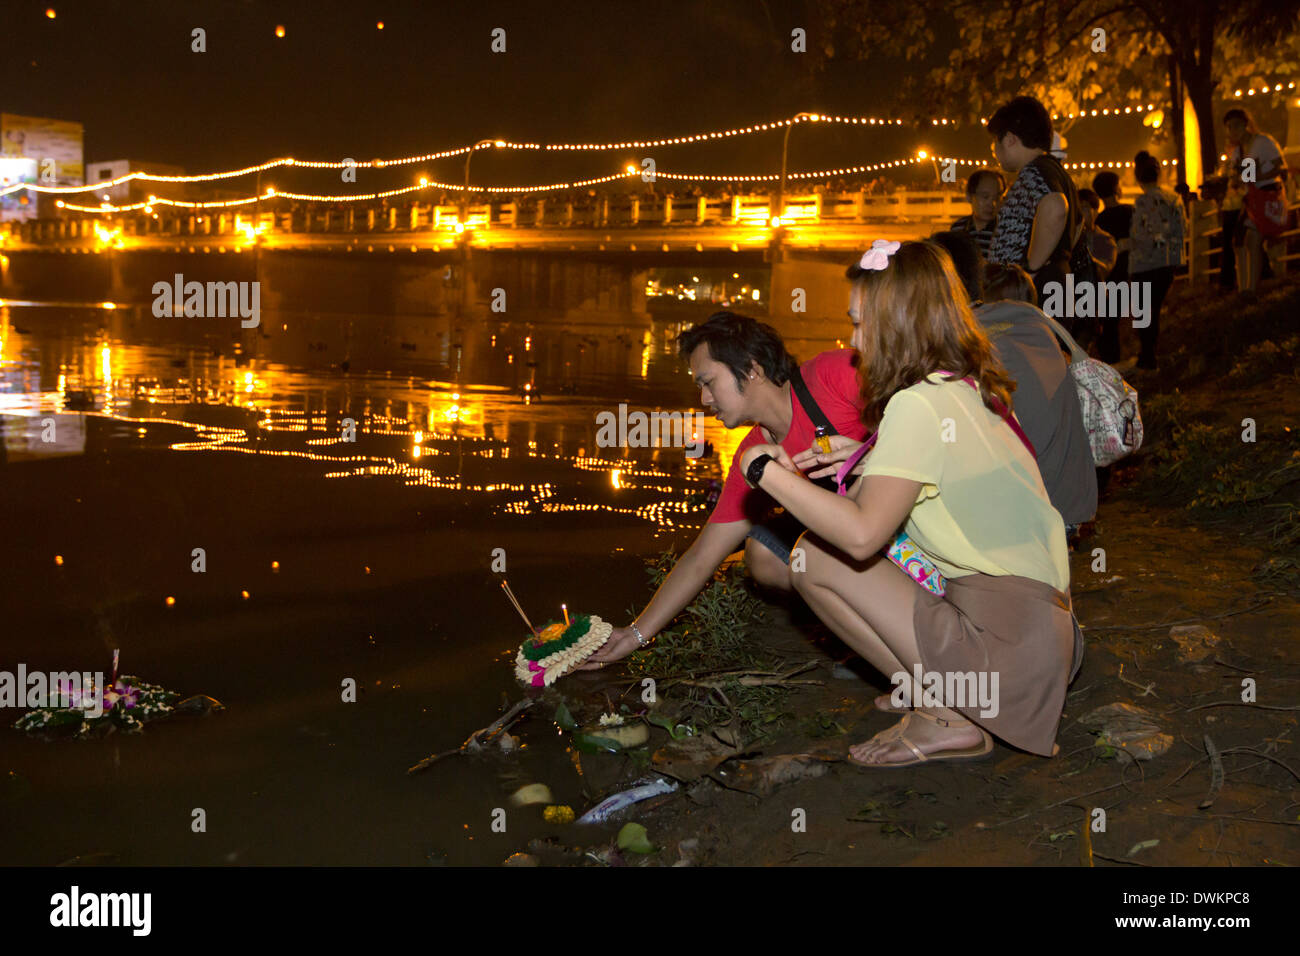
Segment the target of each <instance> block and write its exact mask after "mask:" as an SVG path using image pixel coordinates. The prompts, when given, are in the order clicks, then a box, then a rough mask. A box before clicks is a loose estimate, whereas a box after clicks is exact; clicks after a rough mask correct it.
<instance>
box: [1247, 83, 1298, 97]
mask: <svg viewBox="0 0 1300 956" xmlns="http://www.w3.org/2000/svg"><path fill="white" fill-rule="evenodd" d="M1286 89H1288V90H1294V89H1295V83H1288V84H1287V85H1286ZM1281 92H1282V84H1281V83H1275V84H1273V85H1272V86H1269V84H1267V83H1265V84H1264V85H1263V86H1261V87H1260V88H1259V89H1255V88H1254V87H1250V88H1248V89H1244V90H1243V89H1236V90H1233V91H1232V96H1233V99H1238V100H1239V99H1241V98H1242V97H1243V96H1256V95H1259V96H1263V95H1264V94H1266V93H1281Z"/></svg>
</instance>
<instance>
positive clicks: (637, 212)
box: [627, 196, 641, 226]
mask: <svg viewBox="0 0 1300 956" xmlns="http://www.w3.org/2000/svg"><path fill="white" fill-rule="evenodd" d="M627 217H628V220H629V223H630V224H631V225H633V226H635V225H636V224H637V223H638V222H639V221H640V219H641V200H639V199H637V198H636V197H635V196H634V197H633V198H632V203H631V206H630V207H629V208H628V214H627Z"/></svg>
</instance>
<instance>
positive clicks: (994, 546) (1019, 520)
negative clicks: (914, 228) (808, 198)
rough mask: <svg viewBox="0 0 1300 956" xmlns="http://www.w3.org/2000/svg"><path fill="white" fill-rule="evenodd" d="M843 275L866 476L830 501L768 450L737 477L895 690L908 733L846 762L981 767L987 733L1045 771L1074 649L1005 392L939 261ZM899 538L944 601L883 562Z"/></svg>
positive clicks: (1056, 555)
mask: <svg viewBox="0 0 1300 956" xmlns="http://www.w3.org/2000/svg"><path fill="white" fill-rule="evenodd" d="M850 276H851V277H855V278H854V284H853V288H852V293H851V307H850V311H849V314H850V316H851V317H852V318H853V325H854V333H853V345H854V347H855V348H857V349H858V350H859V352H860V354H861V364H860V366H859V373H860V375H861V377H862V380H863V381H862V385H863V399H864V403H865V405H866V411H865V412H864V418H865V417H866V416H867V415H877V416H880V417H879V418H878V420H879V421H880V429H879V432H878V437H877V441H876V444H875V447H874V448H873V449H872V450H871V452H870V454H869V455H867V457H866V458H865V459H864V461H863V464H862V465H860V466H858V469H859V470H860V472H861V474H862V477H861V478H860V479H859V480H858V481H857V483H856V485H854V486H853V488H852V490H851V491H850V493H849V494H848V495H847V496H837V495H835V494H833V493H831V492H828V491H826V490H824V489H822V488H820V487H818V486H817V485H816V484H814V483H813V482H810V481H805V480H803V478H801V477H800V476H799V475H798V474H795V472H796V470H797V469H796V466H795V464H794V462H793V461H792V460H791V459H790V458H789V456H788V455H786V454H785V453H784V452H783V451H782V450H781V449H780V448H779V447H778V446H775V445H760V446H757V447H754V448H752V449H750V450H749V451H748V452H746V454H745V457H744V459H743V460H742V462H741V467H742V473H744V474H745V475H746V479H747V480H748V481H750V482H751V483H752V484H754V485H756V486H759V487H761V488H762V489H763V490H764V491H766V492H767V493H768V494H770V495H771V496H772V497H773V498H775V499H776V500H777V501H778V502H779V503H780V504H781V505H783V506H784V507H785V509H786V510H787V511H788V512H790V513H791V514H793V515H794V516H795V517H796V518H797V519H799V521H801V522H802V523H803V524H804V525H806V526H807V528H808V529H809V531H808V533H807V534H805V536H804V537H803V538H802V539H801V541H800V542H799V545H800V547H802V550H803V558H804V567H805V570H804V571H803V572H802V573H798V574H793V575H792V578H793V581H794V584H795V587H796V589H797V590H798V591H799V593H800V594H801V595H802V596H803V597H804V599H805V600H806V601H807V602H808V604H809V606H810V607H812V608H813V610H814V611H815V612H816V613H817V615H818V617H820V618H821V619H822V620H823V621H824V622H825V623H826V624H827V625H828V626H829V627H830V628H831V629H832V630H833V631H835V633H836V634H838V635H839V637H840V638H841V639H842V640H843V641H844V642H845V643H847V644H848V645H849V646H851V647H852V648H853V649H854V650H856V651H857V652H858V653H859V654H861V655H862V656H863V657H864V658H866V659H867V660H868V661H870V662H871V663H872V664H873V665H874V666H875V667H876V668H877V669H879V670H880V671H881V673H883V674H884V675H885V676H886V677H888V678H890V680H891V681H892V682H893V683H894V684H895V692H894V694H893V695H892V699H893V702H894V705H895V706H894V709H896V710H898V711H900V712H903V713H904V716H903V718H902V719H901V721H900V722H899V723H898V724H897V725H895V726H894V727H891V728H890V729H889V730H886V731H884V732H882V733H879V734H877V735H876V736H875V737H873V738H871V740H869V741H866V742H864V743H861V744H858V745H856V746H855V747H853V748H852V749H851V751H850V756H849V759H850V760H852V761H853V762H855V763H859V764H862V765H864V766H880V767H899V766H907V765H910V764H916V763H921V762H923V761H927V760H939V759H961V758H972V757H981V756H984V755H985V754H988V753H989V752H990V751H991V750H992V746H993V744H992V739H991V737H990V733H991V734H993V735H995V736H997V737H999V738H1000V739H1002V740H1004V741H1006V742H1007V743H1010V744H1012V745H1014V746H1017V747H1020V748H1023V749H1025V750H1028V751H1030V752H1031V753H1035V754H1040V755H1043V756H1049V755H1051V754H1052V753H1054V752H1055V749H1056V748H1055V744H1054V741H1055V737H1056V730H1057V727H1058V725H1059V723H1060V719H1061V710H1062V707H1063V705H1064V702H1065V689H1066V686H1067V685H1068V684H1069V682H1070V681H1071V680H1072V679H1073V678H1074V675H1075V674H1076V673H1077V671H1078V668H1079V664H1080V663H1081V661H1082V656H1083V638H1082V635H1081V634H1080V632H1079V629H1078V625H1077V623H1076V622H1075V620H1074V615H1073V612H1072V609H1071V604H1070V597H1069V587H1070V571H1069V564H1068V560H1067V550H1066V543H1065V526H1064V523H1063V521H1062V519H1061V516H1060V514H1059V513H1058V512H1057V511H1056V510H1055V509H1054V508H1053V507H1052V504H1051V502H1050V501H1049V499H1048V497H1047V492H1046V490H1045V488H1044V487H1043V481H1042V478H1041V476H1040V475H1039V472H1038V466H1037V463H1036V462H1035V459H1034V457H1033V452H1032V449H1031V448H1030V447H1029V445H1028V439H1024V438H1023V437H1022V433H1020V431H1019V425H1018V424H1013V422H1014V419H1013V418H1012V415H1011V412H1010V405H1011V401H1010V398H1011V396H1010V393H1011V390H1012V389H1013V388H1014V387H1015V386H1014V384H1013V383H1012V382H1011V380H1010V378H1009V377H1008V376H1007V374H1006V372H1005V371H1004V370H1003V369H1002V367H1001V366H1000V365H999V364H998V362H997V360H996V359H995V358H994V357H993V352H992V348H991V346H990V344H989V341H988V339H987V337H986V336H985V334H984V332H983V331H982V330H981V328H980V326H979V324H978V322H977V321H976V320H975V318H974V316H973V315H972V314H971V309H970V302H969V300H968V298H967V295H966V292H965V289H964V288H963V286H962V283H961V280H960V279H959V278H958V277H957V274H956V272H955V270H954V268H953V265H952V262H951V260H950V259H949V258H948V254H947V253H946V252H945V251H944V250H943V249H942V248H940V247H939V246H937V245H935V244H933V243H930V242H907V243H902V244H901V245H900V244H899V243H897V242H893V243H885V242H881V241H879V240H877V242H876V243H875V245H874V246H873V248H872V250H871V251H869V252H868V253H866V254H865V255H864V256H863V257H862V260H861V262H860V263H859V264H858V265H857V266H855V267H854V268H853V269H851V270H850ZM881 413H883V415H882V414H881ZM765 456H767V457H766V458H765ZM838 457H843V455H839V456H838ZM800 459H801V461H802V460H803V459H804V456H803V455H801V456H800ZM847 465H848V463H846V467H847ZM900 526H903V527H904V530H906V532H907V534H908V535H910V536H911V538H912V540H913V541H915V542H916V544H917V545H918V546H919V547H920V548H921V550H922V551H924V553H925V554H926V556H927V557H928V558H930V560H931V561H932V562H933V563H934V564H935V565H936V566H937V567H938V568H939V570H940V571H941V572H942V573H943V575H944V577H945V578H946V591H945V593H944V595H943V596H942V597H940V596H939V595H937V594H935V593H933V592H931V591H929V590H927V589H925V588H923V587H922V586H921V585H919V584H917V583H916V581H914V580H913V579H912V578H911V577H909V576H908V575H907V574H906V573H904V572H903V571H902V570H900V569H899V568H898V567H897V566H896V565H895V564H893V563H892V562H890V561H889V560H888V559H887V558H884V557H882V556H881V554H880V551H881V548H882V547H883V546H884V545H885V544H886V543H888V542H889V541H891V540H892V539H893V536H894V535H895V533H896V532H897V531H898V530H899V528H900ZM909 703H914V704H916V707H915V708H914V709H911V710H908V708H907V705H908V704H909ZM882 709H883V708H882ZM918 717H919V718H923V719H919V720H917V719H913V718H918Z"/></svg>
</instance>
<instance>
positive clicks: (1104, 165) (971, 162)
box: [661, 156, 1178, 175]
mask: <svg viewBox="0 0 1300 956" xmlns="http://www.w3.org/2000/svg"><path fill="white" fill-rule="evenodd" d="M934 158H935V161H936V162H940V163H955V164H956V165H958V166H977V167H986V166H988V165H989V161H988V160H986V159H961V158H959V157H957V156H936V157H934ZM1160 164H1161V165H1162V166H1177V165H1178V160H1177V159H1162V160H1160ZM1061 165H1062V166H1064V167H1065V168H1066V169H1129V168H1131V167H1132V165H1133V161H1132V160H1124V161H1119V160H1116V161H1113V162H1100V163H1083V162H1079V163H1062V164H1061ZM661 175H662V174H661Z"/></svg>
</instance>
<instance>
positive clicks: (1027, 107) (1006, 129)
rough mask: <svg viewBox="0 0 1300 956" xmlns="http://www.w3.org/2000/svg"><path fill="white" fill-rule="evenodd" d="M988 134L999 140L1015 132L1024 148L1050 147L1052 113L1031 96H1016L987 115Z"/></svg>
mask: <svg viewBox="0 0 1300 956" xmlns="http://www.w3.org/2000/svg"><path fill="white" fill-rule="evenodd" d="M988 130H989V135H990V136H992V137H993V138H994V139H996V140H999V141H1000V140H1001V139H1002V137H1003V136H1005V135H1007V133H1015V134H1016V136H1017V137H1019V139H1020V142H1021V143H1022V144H1023V145H1024V147H1025V148H1026V149H1051V148H1052V115H1051V114H1050V113H1048V112H1047V107H1045V106H1044V105H1043V104H1042V103H1040V102H1038V100H1036V99H1034V98H1033V97H1032V96H1017V97H1016V98H1015V99H1013V100H1012V101H1011V102H1009V103H1006V104H1004V105H1002V106H999V107H998V110H997V112H996V113H994V114H993V115H992V116H991V117H989V125H988Z"/></svg>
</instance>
